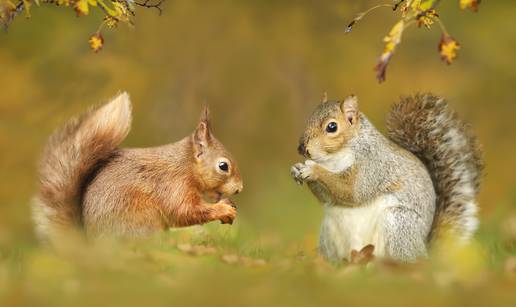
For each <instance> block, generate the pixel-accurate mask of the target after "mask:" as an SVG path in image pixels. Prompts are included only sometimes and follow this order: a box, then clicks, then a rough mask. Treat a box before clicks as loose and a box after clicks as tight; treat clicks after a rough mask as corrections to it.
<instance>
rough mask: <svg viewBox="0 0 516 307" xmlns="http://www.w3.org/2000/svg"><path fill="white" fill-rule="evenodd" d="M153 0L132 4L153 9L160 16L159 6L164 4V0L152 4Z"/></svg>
mask: <svg viewBox="0 0 516 307" xmlns="http://www.w3.org/2000/svg"><path fill="white" fill-rule="evenodd" d="M152 1H153V0H145V2H136V1H135V2H134V4H136V5H138V6H142V7H146V8H155V9H157V10H158V11H159V15H160V16H161V13H162V10H161V4H163V2H165V0H158V1H157V2H155V3H152Z"/></svg>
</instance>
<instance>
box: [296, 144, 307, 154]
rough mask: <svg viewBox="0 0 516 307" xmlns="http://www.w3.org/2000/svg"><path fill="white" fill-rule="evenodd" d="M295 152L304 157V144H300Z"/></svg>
mask: <svg viewBox="0 0 516 307" xmlns="http://www.w3.org/2000/svg"><path fill="white" fill-rule="evenodd" d="M297 152H298V153H299V154H300V155H302V156H304V155H305V153H306V147H305V144H304V143H300V144H299V146H298V147H297Z"/></svg>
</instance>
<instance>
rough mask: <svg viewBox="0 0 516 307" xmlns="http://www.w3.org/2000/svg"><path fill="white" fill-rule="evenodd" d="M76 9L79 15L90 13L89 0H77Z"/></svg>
mask: <svg viewBox="0 0 516 307" xmlns="http://www.w3.org/2000/svg"><path fill="white" fill-rule="evenodd" d="M75 11H76V12H77V16H84V15H88V13H89V7H88V0H78V1H77V2H75Z"/></svg>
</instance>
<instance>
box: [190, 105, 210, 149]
mask: <svg viewBox="0 0 516 307" xmlns="http://www.w3.org/2000/svg"><path fill="white" fill-rule="evenodd" d="M209 115H210V111H209V109H208V106H204V107H203V109H202V112H201V118H200V119H199V123H198V124H197V128H196V129H195V131H194V135H193V141H194V152H195V156H196V158H199V157H200V156H201V155H202V154H203V153H204V152H205V151H206V148H207V147H208V145H209V142H210V138H211V130H210V119H209Z"/></svg>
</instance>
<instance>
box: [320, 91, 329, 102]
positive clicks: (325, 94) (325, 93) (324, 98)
mask: <svg viewBox="0 0 516 307" xmlns="http://www.w3.org/2000/svg"><path fill="white" fill-rule="evenodd" d="M325 102H328V92H326V91H324V93H323V96H322V98H321V103H325Z"/></svg>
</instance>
